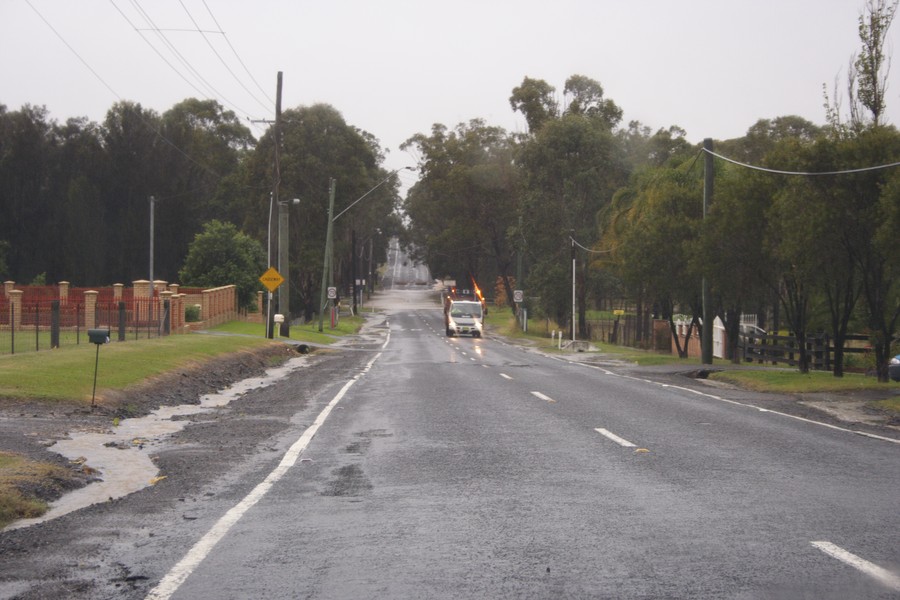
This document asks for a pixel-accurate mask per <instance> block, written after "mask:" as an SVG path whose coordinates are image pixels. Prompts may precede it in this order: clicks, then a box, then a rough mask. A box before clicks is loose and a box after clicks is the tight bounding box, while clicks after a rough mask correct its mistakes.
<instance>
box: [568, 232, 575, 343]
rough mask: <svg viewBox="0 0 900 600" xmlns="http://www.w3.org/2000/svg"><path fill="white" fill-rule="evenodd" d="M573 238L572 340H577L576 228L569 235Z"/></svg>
mask: <svg viewBox="0 0 900 600" xmlns="http://www.w3.org/2000/svg"><path fill="white" fill-rule="evenodd" d="M569 239H570V240H572V341H573V342H574V341H575V230H574V229H573V230H572V235H570V236H569Z"/></svg>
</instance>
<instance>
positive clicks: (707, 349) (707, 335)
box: [700, 138, 715, 365]
mask: <svg viewBox="0 0 900 600" xmlns="http://www.w3.org/2000/svg"><path fill="white" fill-rule="evenodd" d="M703 149H704V150H705V151H706V152H705V153H704V155H705V160H704V163H703V164H704V173H703V219H704V220H706V213H707V211H708V210H709V203H710V202H711V201H712V196H713V178H714V175H715V172H714V171H713V167H714V165H713V155H712V150H713V141H712V139H711V138H706V139H705V140H703ZM704 270H705V269H704ZM701 293H702V298H703V328H702V329H701V330H700V354H701V362H702V363H703V364H704V365H711V364H712V363H713V347H712V345H713V335H712V334H713V316H712V306H711V300H710V298H709V282H708V281H707V280H706V275H704V276H703V281H702V290H701Z"/></svg>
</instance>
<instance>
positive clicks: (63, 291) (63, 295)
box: [59, 281, 70, 304]
mask: <svg viewBox="0 0 900 600" xmlns="http://www.w3.org/2000/svg"><path fill="white" fill-rule="evenodd" d="M69 286H70V284H69V282H68V281H60V282H59V303H60V304H68V303H69Z"/></svg>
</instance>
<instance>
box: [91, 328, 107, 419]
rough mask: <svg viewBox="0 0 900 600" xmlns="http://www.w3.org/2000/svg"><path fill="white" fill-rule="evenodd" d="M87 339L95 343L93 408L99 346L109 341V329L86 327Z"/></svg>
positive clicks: (98, 363) (92, 406) (95, 394)
mask: <svg viewBox="0 0 900 600" xmlns="http://www.w3.org/2000/svg"><path fill="white" fill-rule="evenodd" d="M88 340H90V342H91V343H92V344H97V358H95V359H94V391H93V392H91V408H92V409H93V408H94V398H96V396H97V367H98V366H100V346H102V345H103V344H108V343H109V329H88Z"/></svg>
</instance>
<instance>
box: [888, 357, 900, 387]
mask: <svg viewBox="0 0 900 600" xmlns="http://www.w3.org/2000/svg"><path fill="white" fill-rule="evenodd" d="M888 377H890V378H891V379H893V380H894V381H900V354H898V355H897V356H895V357H894V358H892V359H891V364H889V365H888Z"/></svg>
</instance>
